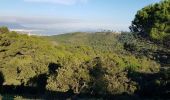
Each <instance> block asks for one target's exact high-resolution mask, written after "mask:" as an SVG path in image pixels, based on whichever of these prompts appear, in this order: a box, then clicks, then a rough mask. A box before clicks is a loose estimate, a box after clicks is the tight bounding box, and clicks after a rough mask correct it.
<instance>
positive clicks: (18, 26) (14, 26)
mask: <svg viewBox="0 0 170 100" xmlns="http://www.w3.org/2000/svg"><path fill="white" fill-rule="evenodd" d="M0 26H6V27H8V28H10V29H26V27H24V26H22V25H21V24H18V23H12V22H0Z"/></svg>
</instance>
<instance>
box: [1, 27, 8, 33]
mask: <svg viewBox="0 0 170 100" xmlns="http://www.w3.org/2000/svg"><path fill="white" fill-rule="evenodd" d="M8 32H9V30H8V28H7V27H4V26H3V27H0V34H2V33H8Z"/></svg>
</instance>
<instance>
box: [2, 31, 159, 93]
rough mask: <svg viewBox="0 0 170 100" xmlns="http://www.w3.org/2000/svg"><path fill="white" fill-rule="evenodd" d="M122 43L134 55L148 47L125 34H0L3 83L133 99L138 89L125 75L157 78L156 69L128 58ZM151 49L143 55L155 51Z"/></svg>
mask: <svg viewBox="0 0 170 100" xmlns="http://www.w3.org/2000/svg"><path fill="white" fill-rule="evenodd" d="M127 34H128V35H127ZM129 39H130V40H133V41H129ZM135 41H138V42H135ZM125 43H127V44H129V43H130V44H131V43H136V44H134V52H139V51H140V50H142V47H145V46H146V45H147V44H146V43H145V42H141V41H140V40H136V39H134V36H133V35H130V34H129V33H126V34H119V35H118V34H115V33H92V34H87V33H72V34H65V35H59V36H51V37H38V36H27V35H24V34H18V33H16V32H8V33H6V34H0V70H1V73H2V75H1V76H2V78H1V76H0V78H1V79H2V82H1V83H2V85H14V86H25V87H27V86H30V87H38V88H39V89H40V90H41V88H43V89H46V90H48V91H54V92H69V91H73V93H77V94H80V93H91V94H114V95H116V94H122V93H127V94H133V93H135V91H136V90H137V88H138V83H137V82H135V81H133V80H131V78H129V76H128V73H129V70H132V71H136V72H147V73H156V72H158V71H159V67H160V65H159V64H158V63H156V62H155V61H153V60H151V59H150V58H149V57H147V56H144V55H138V54H136V53H134V54H132V53H130V52H128V51H127V50H126V49H124V44H125ZM138 43H139V44H138ZM139 45H140V46H139ZM152 46H153V45H149V46H146V50H148V49H151V48H152V49H157V48H158V47H157V46H156V45H154V46H153V47H152ZM41 82H43V84H40V83H41ZM157 83H158V82H157ZM41 85H42V86H41Z"/></svg>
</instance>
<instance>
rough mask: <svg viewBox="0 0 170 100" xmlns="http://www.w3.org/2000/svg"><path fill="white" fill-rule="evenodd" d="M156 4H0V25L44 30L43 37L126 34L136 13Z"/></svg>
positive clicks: (73, 0) (57, 0) (141, 0)
mask: <svg viewBox="0 0 170 100" xmlns="http://www.w3.org/2000/svg"><path fill="white" fill-rule="evenodd" d="M159 1H160V0H1V3H0V13H1V15H0V22H11V23H18V24H21V25H23V26H25V27H30V28H35V29H39V30H45V31H46V32H45V33H46V34H47V33H48V32H49V34H55V33H56V34H58V33H65V32H73V31H87V30H102V29H109V30H114V31H120V30H122V31H128V27H129V25H130V24H131V21H132V20H133V18H134V15H135V13H136V12H137V11H138V10H139V9H141V8H143V7H144V6H147V5H149V4H152V3H155V2H159ZM50 30H51V32H50Z"/></svg>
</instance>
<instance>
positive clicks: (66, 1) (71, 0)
mask: <svg viewBox="0 0 170 100" xmlns="http://www.w3.org/2000/svg"><path fill="white" fill-rule="evenodd" d="M24 1H27V2H40V3H56V4H63V5H73V4H76V3H86V2H87V1H88V0H24Z"/></svg>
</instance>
